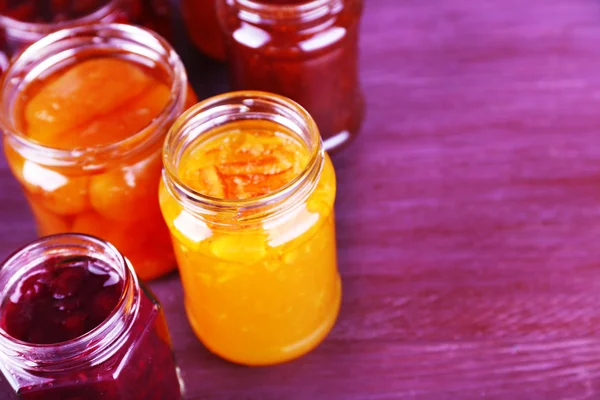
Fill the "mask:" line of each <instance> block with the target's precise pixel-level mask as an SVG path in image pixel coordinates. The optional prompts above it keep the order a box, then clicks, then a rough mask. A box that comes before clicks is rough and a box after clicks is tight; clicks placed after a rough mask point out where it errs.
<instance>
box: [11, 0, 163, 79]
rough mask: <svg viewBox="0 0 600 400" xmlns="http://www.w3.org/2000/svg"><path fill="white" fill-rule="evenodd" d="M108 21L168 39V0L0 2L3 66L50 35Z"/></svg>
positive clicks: (18, 0) (15, 0)
mask: <svg viewBox="0 0 600 400" xmlns="http://www.w3.org/2000/svg"><path fill="white" fill-rule="evenodd" d="M111 22H122V23H131V24H138V25H143V26H145V27H146V28H149V29H153V30H155V31H156V32H158V33H159V34H160V35H162V36H163V37H166V38H167V39H171V37H172V26H171V25H172V24H171V12H170V8H169V3H168V0H86V1H83V0H77V1H61V0H58V1H57V0H4V1H0V50H2V58H3V60H2V61H3V63H2V64H3V67H4V68H5V67H6V64H7V60H8V59H10V58H11V57H12V56H14V55H15V54H16V53H17V52H18V51H20V50H22V49H23V48H25V47H26V46H28V45H30V44H32V43H34V42H36V41H37V40H39V39H41V38H43V37H44V36H46V35H48V34H50V33H52V32H56V31H58V30H61V29H66V28H74V27H76V26H81V25H90V24H95V23H111Z"/></svg>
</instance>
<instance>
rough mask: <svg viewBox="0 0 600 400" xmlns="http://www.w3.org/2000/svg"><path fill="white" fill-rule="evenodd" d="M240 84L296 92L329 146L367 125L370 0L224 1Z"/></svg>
mask: <svg viewBox="0 0 600 400" xmlns="http://www.w3.org/2000/svg"><path fill="white" fill-rule="evenodd" d="M217 5H218V7H217V10H218V15H219V20H220V24H221V26H222V29H223V31H224V34H225V43H226V47H227V52H228V55H227V58H228V60H229V65H230V73H231V80H232V85H233V87H234V89H236V90H264V91H268V92H273V93H277V94H280V95H282V96H286V97H289V98H290V99H292V100H294V101H296V102H298V103H300V105H302V106H303V107H304V108H306V109H307V110H308V112H309V113H310V114H311V115H312V116H313V118H314V119H315V121H317V125H318V126H319V130H320V132H321V135H322V136H323V140H324V145H325V149H326V150H333V149H337V148H339V147H341V146H342V145H344V144H345V143H347V142H348V141H349V140H350V139H351V138H352V137H354V136H355V135H356V134H357V133H358V131H359V129H360V126H361V123H362V118H363V109H364V99H363V93H362V89H361V86H360V82H359V74H358V37H359V25H360V18H361V14H362V0H218V1H217Z"/></svg>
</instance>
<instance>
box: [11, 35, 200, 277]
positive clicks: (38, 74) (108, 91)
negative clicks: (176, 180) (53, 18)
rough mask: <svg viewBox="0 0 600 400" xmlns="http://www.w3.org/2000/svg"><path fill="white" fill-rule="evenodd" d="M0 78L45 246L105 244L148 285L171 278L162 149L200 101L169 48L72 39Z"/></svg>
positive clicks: (37, 50)
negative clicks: (53, 238) (52, 242)
mask: <svg viewBox="0 0 600 400" xmlns="http://www.w3.org/2000/svg"><path fill="white" fill-rule="evenodd" d="M4 76H5V78H6V79H4V80H3V81H2V85H1V88H0V89H1V90H0V91H1V94H0V125H1V128H2V131H3V134H4V135H3V136H4V153H5V155H6V158H7V161H8V165H9V167H10V169H11V170H12V172H13V174H14V176H15V178H16V179H17V181H18V182H19V183H20V185H21V186H22V188H23V191H24V193H25V197H26V198H27V201H28V203H29V205H30V208H31V211H32V213H33V215H34V217H35V220H36V223H37V230H38V234H39V235H40V236H47V235H52V234H56V233H66V232H77V233H84V234H89V235H93V236H97V237H100V238H102V239H104V240H106V241H108V242H110V243H112V244H114V245H115V246H116V247H117V248H118V249H119V251H121V252H122V253H123V254H124V255H125V256H126V257H127V258H128V259H129V260H131V262H132V264H133V265H134V266H135V268H136V271H137V273H138V276H139V277H140V279H143V280H150V279H154V278H157V277H159V276H162V275H164V274H167V273H169V272H170V271H172V270H174V269H175V268H176V265H175V256H174V254H173V249H172V244H171V239H170V237H169V231H168V229H167V226H166V224H165V222H164V221H163V219H162V216H161V213H160V208H159V205H158V196H157V191H158V184H159V181H160V176H161V170H162V158H161V155H162V145H163V142H164V138H165V136H166V134H167V131H168V129H169V128H170V126H171V125H172V123H173V122H174V121H175V119H176V118H177V117H179V116H180V115H181V114H182V113H183V111H184V110H185V109H186V108H187V107H188V106H190V105H191V104H194V103H195V102H196V97H195V95H194V93H193V91H192V90H191V89H190V88H189V85H188V82H187V75H186V72H185V68H184V66H183V64H182V62H181V60H180V58H179V56H178V55H177V53H176V52H175V51H174V50H173V48H172V47H171V46H170V45H169V43H168V42H167V41H166V40H165V39H163V38H162V37H161V36H159V35H156V34H155V33H154V32H152V31H150V30H147V29H144V28H140V27H136V26H131V25H124V24H98V25H86V26H81V27H77V28H72V29H64V30H61V31H58V32H54V33H52V34H50V35H48V36H46V37H45V38H43V39H41V40H39V41H38V42H36V43H34V44H33V45H31V46H30V47H29V48H27V50H25V51H24V52H22V53H21V54H20V55H19V56H18V57H16V58H15V60H14V61H13V62H12V63H11V64H10V66H9V68H8V69H7V70H6V72H5V73H4Z"/></svg>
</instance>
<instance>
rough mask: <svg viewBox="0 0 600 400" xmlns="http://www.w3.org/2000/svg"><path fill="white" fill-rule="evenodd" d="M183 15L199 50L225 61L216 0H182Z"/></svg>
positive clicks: (189, 32) (189, 33) (188, 30)
mask: <svg viewBox="0 0 600 400" xmlns="http://www.w3.org/2000/svg"><path fill="white" fill-rule="evenodd" d="M181 15H182V16H183V19H184V21H185V26H186V29H187V32H188V35H189V36H190V38H191V39H192V42H193V43H194V45H196V47H197V48H198V50H200V51H201V52H203V53H204V54H206V55H207V56H209V57H211V58H214V59H215V60H218V61H225V58H226V56H225V43H224V41H223V32H221V27H220V26H219V20H218V19H217V7H216V0H181Z"/></svg>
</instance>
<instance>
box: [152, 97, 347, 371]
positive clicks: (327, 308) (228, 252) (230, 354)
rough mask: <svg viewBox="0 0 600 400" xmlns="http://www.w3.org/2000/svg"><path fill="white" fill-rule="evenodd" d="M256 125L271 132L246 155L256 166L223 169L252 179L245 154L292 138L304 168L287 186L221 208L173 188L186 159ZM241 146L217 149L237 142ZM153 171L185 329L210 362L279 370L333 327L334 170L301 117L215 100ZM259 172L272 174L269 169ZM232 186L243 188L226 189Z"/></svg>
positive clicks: (280, 104)
mask: <svg viewBox="0 0 600 400" xmlns="http://www.w3.org/2000/svg"><path fill="white" fill-rule="evenodd" d="M265 127H270V128H273V131H274V132H275V134H274V136H273V137H271V139H268V140H267V141H265V142H264V144H257V146H255V147H254V148H253V149H252V150H251V151H248V152H246V154H248V155H249V157H251V158H255V161H256V162H255V163H252V162H250V163H249V164H239V163H236V162H233V163H232V164H230V165H229V166H230V167H231V166H233V167H236V166H237V167H240V168H242V169H243V170H244V171H245V172H243V173H246V172H248V173H249V171H248V170H247V169H246V168H249V169H252V168H255V167H256V168H259V169H260V168H261V165H262V167H264V166H265V165H264V164H261V162H260V161H259V160H260V159H261V157H262V155H260V154H257V153H255V152H254V150H258V151H259V152H260V151H261V149H263V151H264V149H266V148H267V146H268V143H269V141H272V140H282V138H285V139H286V140H287V139H290V140H294V141H296V142H295V143H298V146H302V150H303V151H305V152H306V154H307V160H308V161H307V163H306V166H305V167H303V168H302V169H301V170H300V171H299V172H298V173H297V174H296V175H295V176H294V177H293V179H292V180H291V181H290V182H289V183H287V184H285V185H283V186H281V187H279V188H278V189H276V190H272V191H268V192H266V193H265V194H264V195H261V196H257V197H251V198H245V199H223V198H216V197H211V196H208V195H205V194H202V193H200V192H198V191H197V190H195V189H193V188H192V187H190V185H188V184H186V183H184V182H183V181H182V176H183V173H185V171H182V170H181V167H182V165H184V164H187V165H189V162H190V161H191V162H192V163H193V162H194V159H193V158H190V157H189V154H190V151H193V150H194V149H201V148H203V146H205V145H206V144H207V143H208V144H209V145H210V143H212V142H211V140H213V139H214V138H215V137H219V135H221V134H224V133H225V134H232V135H238V134H239V135H242V134H244V132H246V133H247V134H249V133H251V132H252V131H253V130H256V131H258V130H261V129H267V128H265ZM270 128H269V129H270ZM240 137H241V136H239V137H238V138H236V137H235V136H232V137H231V138H227V139H226V141H228V142H229V143H234V144H235V143H237V142H243V141H244V140H246V141H247V140H248V139H247V136H246V139H239V138H240ZM288 143H291V142H288ZM244 152H245V150H244ZM209 153H210V150H209ZM297 153H299V152H291V153H289V154H287V155H286V156H290V154H297ZM207 154H208V153H207ZM225 156H226V154H225ZM269 156H275V157H277V156H278V154H274V153H269ZM219 157H220V156H219ZM292 157H293V156H292ZM205 160H206V158H205V157H201V158H200V159H199V160H198V162H200V163H202V162H204V161H205ZM291 161H292V162H293V160H291ZM163 162H164V165H165V169H164V172H163V180H162V182H161V187H160V192H159V197H160V205H161V209H162V212H163V216H164V218H165V220H166V221H167V225H168V226H169V229H170V231H171V235H172V238H173V242H174V248H175V254H176V257H177V261H178V265H179V270H180V274H181V279H182V283H183V288H184V293H185V296H184V297H185V308H186V311H187V315H188V319H189V321H190V323H191V326H192V328H193V330H194V332H195V333H196V335H197V336H198V338H199V339H200V340H201V341H202V342H203V343H204V344H205V345H206V346H207V347H208V348H209V349H210V350H211V351H212V352H214V353H215V354H217V355H219V356H221V357H223V358H225V359H227V360H230V361H233V362H236V363H240V364H245V365H269V364H276V363H281V362H284V361H288V360H291V359H294V358H296V357H299V356H301V355H303V354H305V353H307V352H309V351H310V350H311V349H313V348H314V347H316V346H317V345H318V344H319V343H320V342H321V341H322V340H323V339H324V338H325V336H326V335H327V334H328V333H329V331H330V330H331V328H332V327H333V325H334V323H335V320H336V318H337V315H338V311H339V307H340V299H341V283H340V277H339V274H338V270H337V258H336V243H335V221H334V220H335V218H334V210H333V204H334V199H335V191H336V182H335V172H334V169H333V165H332V163H331V160H330V159H329V157H328V156H327V154H326V153H325V152H324V150H323V147H322V142H321V139H320V136H319V131H318V129H317V126H316V125H315V123H314V121H313V119H312V118H311V117H310V115H309V114H308V113H307V112H306V110H304V109H303V108H302V107H300V106H299V105H298V104H297V103H295V102H293V101H291V100H289V99H286V98H284V97H281V96H278V95H274V94H270V93H264V92H251V91H249V92H233V93H228V94H224V95H220V96H216V97H214V98H211V99H208V100H206V101H204V102H201V103H200V104H198V105H196V106H194V107H192V108H191V109H190V110H188V111H187V112H186V113H185V114H184V115H182V116H181V117H180V118H179V119H178V120H177V121H176V122H175V124H174V125H173V127H172V128H171V130H170V132H169V134H168V136H167V140H166V142H165V150H164V155H163ZM192 172H193V171H192ZM217 172H218V173H219V174H228V173H229V172H227V171H225V170H220V169H218V171H217ZM264 173H265V174H277V172H276V171H273V170H272V169H271V167H270V166H269V167H268V168H267V171H264ZM208 178H209V179H210V177H208ZM238 178H239V179H240V180H242V179H243V178H242V177H241V176H237V177H234V178H233V181H234V182H235V181H236V179H238ZM257 181H260V176H259V175H257V174H255V175H252V176H250V180H249V181H248V182H247V183H248V186H249V187H250V186H252V185H253V184H254V183H256V182H257ZM211 195H214V193H212V194H211Z"/></svg>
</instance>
